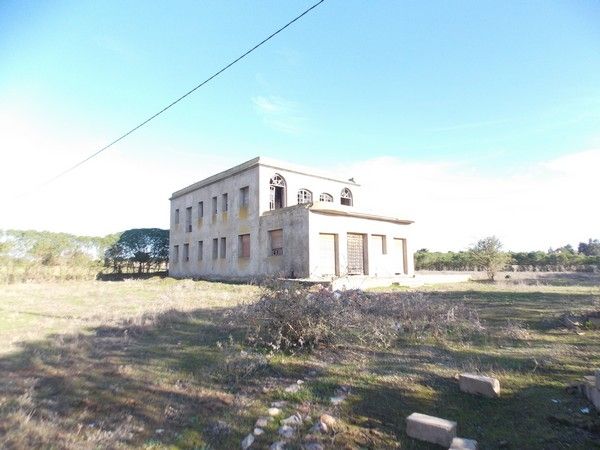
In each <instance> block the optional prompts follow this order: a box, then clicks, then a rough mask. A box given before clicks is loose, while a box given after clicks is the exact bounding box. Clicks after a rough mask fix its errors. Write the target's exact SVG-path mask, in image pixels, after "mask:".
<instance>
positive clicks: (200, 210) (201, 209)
mask: <svg viewBox="0 0 600 450" xmlns="http://www.w3.org/2000/svg"><path fill="white" fill-rule="evenodd" d="M203 217H204V202H198V219H202V218H203Z"/></svg>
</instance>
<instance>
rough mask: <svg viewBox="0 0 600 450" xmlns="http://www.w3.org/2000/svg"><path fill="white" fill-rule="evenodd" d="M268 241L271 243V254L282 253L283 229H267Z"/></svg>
mask: <svg viewBox="0 0 600 450" xmlns="http://www.w3.org/2000/svg"><path fill="white" fill-rule="evenodd" d="M269 241H270V243H271V255H273V256H278V255H283V230H282V229H280V230H271V231H269Z"/></svg>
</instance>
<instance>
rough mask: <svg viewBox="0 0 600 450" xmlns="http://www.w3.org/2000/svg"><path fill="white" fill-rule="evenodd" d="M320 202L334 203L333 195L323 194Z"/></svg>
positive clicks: (320, 196)
mask: <svg viewBox="0 0 600 450" xmlns="http://www.w3.org/2000/svg"><path fill="white" fill-rule="evenodd" d="M319 201H320V202H329V203H333V195H331V194H328V193H327V192H323V193H322V194H321V195H319Z"/></svg>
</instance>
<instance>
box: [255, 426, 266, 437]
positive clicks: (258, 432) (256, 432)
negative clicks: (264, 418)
mask: <svg viewBox="0 0 600 450" xmlns="http://www.w3.org/2000/svg"><path fill="white" fill-rule="evenodd" d="M264 432H265V430H263V429H262V428H258V427H257V428H255V429H254V431H253V432H252V434H254V436H260V435H261V434H263V433H264Z"/></svg>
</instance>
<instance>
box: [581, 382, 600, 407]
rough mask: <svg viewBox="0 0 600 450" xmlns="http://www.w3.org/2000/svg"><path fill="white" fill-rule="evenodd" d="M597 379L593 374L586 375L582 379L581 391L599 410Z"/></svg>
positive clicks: (599, 395) (599, 392)
mask: <svg viewBox="0 0 600 450" xmlns="http://www.w3.org/2000/svg"><path fill="white" fill-rule="evenodd" d="M597 382H598V379H597V377H594V376H586V377H584V379H583V393H584V394H585V396H586V397H587V399H588V400H589V401H590V402H592V404H593V405H594V407H595V408H596V409H597V410H598V411H600V389H598V388H597V387H596V386H597Z"/></svg>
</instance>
